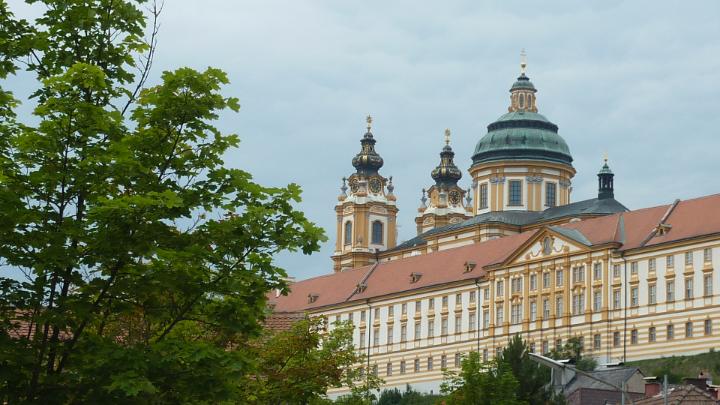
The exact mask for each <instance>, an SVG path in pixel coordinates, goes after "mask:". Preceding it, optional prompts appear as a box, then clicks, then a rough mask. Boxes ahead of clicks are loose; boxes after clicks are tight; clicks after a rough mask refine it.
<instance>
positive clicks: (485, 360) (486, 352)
mask: <svg viewBox="0 0 720 405" xmlns="http://www.w3.org/2000/svg"><path fill="white" fill-rule="evenodd" d="M488 357H489V356H488V349H483V358H482V359H483V362H485V363H487V361H488Z"/></svg>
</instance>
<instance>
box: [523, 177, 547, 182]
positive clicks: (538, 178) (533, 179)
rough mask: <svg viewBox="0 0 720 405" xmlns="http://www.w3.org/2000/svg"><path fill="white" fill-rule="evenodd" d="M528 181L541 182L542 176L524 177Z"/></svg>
mask: <svg viewBox="0 0 720 405" xmlns="http://www.w3.org/2000/svg"><path fill="white" fill-rule="evenodd" d="M525 180H527V182H528V183H542V181H543V178H542V177H540V176H527V177H525Z"/></svg>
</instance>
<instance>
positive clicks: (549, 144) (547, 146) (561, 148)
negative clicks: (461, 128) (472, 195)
mask: <svg viewBox="0 0 720 405" xmlns="http://www.w3.org/2000/svg"><path fill="white" fill-rule="evenodd" d="M557 131H558V127H557V125H555V124H553V123H552V122H550V121H548V120H547V118H545V117H544V116H542V115H541V114H538V113H534V112H530V111H514V112H510V113H507V114H505V115H503V116H502V117H500V118H498V119H497V120H496V121H495V122H493V123H492V124H490V125H488V133H487V134H486V135H485V136H483V137H482V139H480V141H479V142H478V143H477V146H475V153H474V154H473V157H472V159H473V166H475V165H478V164H482V163H487V162H494V161H499V160H543V161H547V162H553V163H561V164H566V165H569V166H572V161H573V159H572V156H571V155H570V148H568V145H567V143H565V140H564V139H563V138H562V137H561V136H560V135H558V133H557Z"/></svg>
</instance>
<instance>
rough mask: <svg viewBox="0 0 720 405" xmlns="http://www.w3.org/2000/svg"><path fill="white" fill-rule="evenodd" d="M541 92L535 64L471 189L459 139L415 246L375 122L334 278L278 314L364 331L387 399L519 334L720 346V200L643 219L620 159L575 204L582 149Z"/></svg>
mask: <svg viewBox="0 0 720 405" xmlns="http://www.w3.org/2000/svg"><path fill="white" fill-rule="evenodd" d="M536 94H537V90H536V88H535V86H534V85H533V83H532V82H531V81H530V79H529V78H528V77H527V75H526V72H525V64H524V63H523V64H522V65H521V74H520V77H518V78H517V80H516V81H515V83H513V85H512V87H511V88H510V105H509V108H508V111H507V113H505V114H504V115H502V116H500V118H498V119H497V120H496V121H495V122H493V123H491V124H490V125H488V127H487V133H486V134H485V135H484V136H482V137H481V138H480V139H479V141H478V143H477V146H476V147H475V150H474V152H473V153H472V155H471V156H469V157H471V158H472V163H471V164H470V167H469V168H468V171H467V174H468V176H469V179H470V180H469V183H470V184H471V185H470V187H468V188H467V189H465V188H463V187H461V186H460V185H459V182H460V180H461V179H462V176H463V171H462V170H460V169H459V168H458V166H457V163H456V161H455V157H456V156H455V152H454V151H453V149H452V147H451V142H450V138H451V134H450V131H446V133H445V146H444V147H443V148H442V150H441V151H440V156H439V157H440V160H439V163H438V165H437V167H435V168H434V169H432V171H431V178H432V183H430V182H429V183H430V184H429V185H428V187H427V188H426V189H424V190H422V199H421V203H420V206H419V207H418V208H417V215H416V218H415V223H416V227H417V236H415V237H414V238H412V239H410V240H407V241H404V242H401V243H398V241H397V240H396V215H397V212H398V203H402V202H398V201H397V200H396V198H395V196H394V195H393V183H392V178H385V177H383V176H382V174H380V170H381V168H382V167H383V164H384V162H383V159H382V158H381V157H380V155H379V153H378V152H377V151H376V149H375V146H376V140H375V138H374V135H373V133H372V126H371V123H372V121H371V119H370V117H368V126H367V132H366V133H365V135H364V136H363V137H362V139H361V141H360V144H361V146H360V152H359V153H358V154H357V155H356V156H355V158H354V159H353V160H352V164H353V166H354V168H355V172H353V173H352V174H350V175H349V177H347V178H346V179H343V187H342V188H341V193H340V195H339V196H338V202H337V205H336V207H335V214H336V217H337V229H336V242H335V252H334V254H333V256H332V261H333V270H330V268H329V266H328V274H327V275H325V276H320V277H316V278H312V279H308V280H303V281H300V282H296V283H294V284H292V285H291V290H292V291H291V292H290V294H289V295H287V296H278V297H276V296H272V297H271V305H272V306H273V308H274V311H276V312H280V313H282V312H305V313H308V314H310V315H311V316H318V315H323V316H327V317H328V319H329V321H330V327H332V323H333V322H334V321H338V320H343V321H351V322H352V323H353V324H354V325H355V334H354V340H355V345H356V347H357V348H358V350H362V351H363V352H365V353H366V355H367V356H368V358H369V363H368V364H370V368H371V370H370V371H371V372H374V373H377V374H378V375H380V376H381V377H382V378H383V379H384V380H385V382H386V384H387V386H388V387H392V386H404V385H405V384H412V385H413V386H415V387H417V388H418V389H434V390H436V391H437V387H438V386H439V383H440V381H441V380H442V369H446V368H454V367H458V366H459V363H460V359H461V357H462V356H463V355H464V354H465V353H467V352H469V351H471V350H476V351H478V352H480V353H481V354H482V356H483V358H485V359H489V358H492V357H493V356H494V355H495V354H496V353H497V352H498V351H499V350H501V349H502V348H503V346H504V345H505V344H506V343H507V341H508V339H510V338H511V337H512V336H514V335H516V334H521V335H522V337H523V338H524V339H525V340H526V341H527V342H529V344H530V347H531V349H532V350H534V351H536V352H539V353H547V352H548V351H549V350H551V349H552V348H555V347H559V346H561V345H562V344H563V343H564V342H565V341H566V340H567V339H568V338H570V337H578V338H580V339H581V341H582V342H583V345H584V348H585V351H586V354H588V355H591V356H594V357H596V358H597V359H598V362H599V363H607V362H616V361H624V360H627V361H630V360H637V359H643V358H652V357H660V356H663V355H667V354H668V353H673V354H692V353H697V352H702V351H707V350H709V349H710V348H717V347H718V346H720V294H718V291H720V272H718V271H716V269H715V267H716V266H717V265H718V263H720V195H710V196H705V197H700V198H696V199H692V200H685V201H680V200H676V201H673V202H667V203H666V204H665V205H660V206H656V207H651V208H644V209H638V210H633V211H630V210H628V209H627V208H626V207H625V206H624V205H623V204H622V203H620V202H619V201H617V200H616V199H615V195H614V190H613V189H614V174H613V172H612V171H611V169H610V167H609V165H608V162H607V160H606V161H605V162H604V164H603V165H602V166H601V168H600V170H599V172H598V174H597V177H598V193H597V195H596V196H594V197H593V198H590V199H584V200H580V201H573V198H572V181H573V177H574V175H575V169H574V167H573V158H572V155H571V153H570V148H569V147H568V144H567V143H566V142H565V140H564V139H563V138H562V137H561V136H560V134H559V130H558V126H557V125H556V124H554V123H552V122H551V121H549V120H548V119H547V118H545V117H544V116H543V115H541V114H540V113H539V112H538V103H537V97H536ZM466 157H468V156H463V158H466ZM418 191H420V190H418ZM338 392H342V390H339V391H338Z"/></svg>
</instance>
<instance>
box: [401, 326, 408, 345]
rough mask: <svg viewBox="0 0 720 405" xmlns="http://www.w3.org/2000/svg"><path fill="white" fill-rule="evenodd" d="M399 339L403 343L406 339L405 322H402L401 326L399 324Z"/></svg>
mask: <svg viewBox="0 0 720 405" xmlns="http://www.w3.org/2000/svg"><path fill="white" fill-rule="evenodd" d="M400 341H401V342H403V343H405V341H407V325H406V324H402V326H400Z"/></svg>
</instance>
